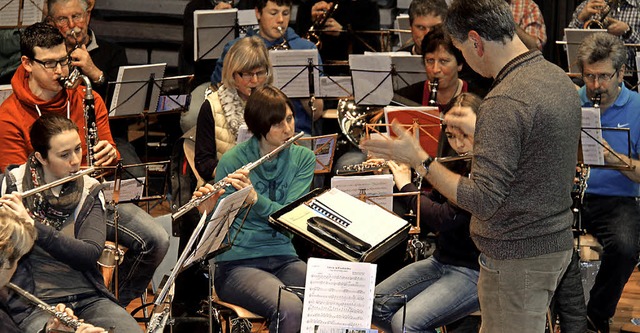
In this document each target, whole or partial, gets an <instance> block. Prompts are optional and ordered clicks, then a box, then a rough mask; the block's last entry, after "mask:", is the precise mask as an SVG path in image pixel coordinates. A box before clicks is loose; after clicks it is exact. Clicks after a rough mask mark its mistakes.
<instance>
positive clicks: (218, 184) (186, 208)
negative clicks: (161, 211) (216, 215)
mask: <svg viewBox="0 0 640 333" xmlns="http://www.w3.org/2000/svg"><path fill="white" fill-rule="evenodd" d="M303 135H304V132H300V133H298V134H296V135H294V136H293V137H292V138H290V139H289V140H287V141H285V142H284V143H283V144H281V145H280V146H278V147H277V148H276V149H274V150H272V151H271V152H270V153H268V154H266V155H264V156H262V157H260V158H259V159H258V160H256V161H255V162H251V163H248V164H246V165H244V166H243V167H242V168H240V169H243V170H247V171H251V170H253V169H255V168H256V167H257V166H259V165H260V164H262V163H264V162H266V161H267V160H269V159H271V158H273V157H274V156H276V155H277V154H278V153H279V152H280V151H282V150H283V149H285V148H287V147H288V146H290V145H291V144H292V143H293V142H295V141H296V140H298V139H299V138H300V137H302V136H303ZM229 185H231V183H229V182H227V181H226V180H224V179H222V180H220V181H218V182H216V183H215V184H213V189H212V190H211V191H210V192H209V193H207V194H205V195H203V196H201V197H199V198H193V199H191V200H190V201H189V202H187V203H186V204H184V205H183V206H182V207H180V208H178V210H176V212H175V213H173V214H172V215H171V219H173V220H175V219H177V218H179V217H180V216H182V215H184V214H186V213H187V212H188V211H190V210H191V209H192V208H195V207H198V206H200V204H201V203H203V202H204V201H206V200H207V199H209V198H211V197H212V196H213V195H214V194H216V193H217V192H218V191H220V190H221V189H223V188H225V187H227V186H229Z"/></svg>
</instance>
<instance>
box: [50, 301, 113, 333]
mask: <svg viewBox="0 0 640 333" xmlns="http://www.w3.org/2000/svg"><path fill="white" fill-rule="evenodd" d="M55 311H56V312H59V313H65V314H66V315H67V316H68V317H70V318H73V319H76V320H77V319H78V317H76V316H75V315H74V314H73V310H71V308H68V307H66V306H65V305H64V304H62V303H60V304H58V305H56V307H55ZM46 332H51V333H53V332H69V327H68V326H65V325H64V324H63V323H62V322H60V319H58V318H56V317H51V319H49V322H47V328H46ZM73 332H75V333H104V332H107V330H105V329H104V328H102V327H96V326H93V325H91V324H88V323H81V324H80V325H79V326H78V327H77V329H76V330H75V331H73Z"/></svg>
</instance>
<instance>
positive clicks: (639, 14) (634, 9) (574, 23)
mask: <svg viewBox="0 0 640 333" xmlns="http://www.w3.org/2000/svg"><path fill="white" fill-rule="evenodd" d="M588 1H589V0H585V1H583V2H582V3H581V4H580V5H578V7H577V8H576V10H575V11H574V12H573V18H572V20H571V22H570V23H569V28H574V29H582V27H583V26H584V22H582V21H580V20H579V19H578V13H580V12H581V11H582V8H584V6H586V5H587V2H588ZM638 1H639V0H620V7H619V9H614V10H613V12H611V13H609V17H612V18H614V19H616V20H620V21H622V22H625V23H626V24H628V25H629V26H630V27H631V30H633V32H632V33H631V36H629V38H627V39H624V40H623V42H624V43H625V44H639V43H640V11H639V9H640V7H639V3H638ZM620 38H622V37H620ZM627 50H628V55H629V59H628V61H627V67H629V68H630V69H635V68H636V59H635V58H636V51H635V48H634V47H631V46H630V47H627ZM628 73H630V71H629V72H628Z"/></svg>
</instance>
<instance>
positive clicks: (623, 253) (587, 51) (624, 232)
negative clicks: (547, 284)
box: [578, 33, 640, 333]
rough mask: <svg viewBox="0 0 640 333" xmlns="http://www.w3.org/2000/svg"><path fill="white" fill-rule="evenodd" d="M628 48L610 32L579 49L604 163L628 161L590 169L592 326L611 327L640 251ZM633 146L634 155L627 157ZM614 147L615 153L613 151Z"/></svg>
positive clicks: (636, 132)
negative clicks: (597, 252)
mask: <svg viewBox="0 0 640 333" xmlns="http://www.w3.org/2000/svg"><path fill="white" fill-rule="evenodd" d="M626 63H627V50H626V48H625V46H624V45H623V43H622V41H621V40H620V39H619V38H617V37H616V36H614V35H611V34H607V33H598V34H593V35H591V36H589V37H587V38H586V39H585V40H584V41H583V42H582V44H581V45H580V47H579V49H578V66H579V68H580V71H581V72H582V77H583V79H584V81H585V85H584V86H583V87H582V88H580V90H579V92H578V93H579V95H580V99H581V101H582V105H583V106H585V107H590V106H593V102H592V101H593V99H594V97H595V96H596V95H600V121H601V124H602V127H603V128H605V127H608V128H616V129H617V128H620V129H628V130H629V131H628V132H627V131H626V130H603V131H602V136H603V139H604V140H605V146H606V147H608V148H610V149H611V150H612V151H613V152H610V151H609V150H608V149H605V150H604V153H605V162H606V163H607V164H617V165H628V166H632V167H634V169H632V168H628V169H627V168H623V169H604V168H591V173H590V176H589V179H588V182H587V190H586V194H585V197H584V204H583V210H582V224H583V226H584V227H585V228H586V230H587V231H588V232H589V233H591V234H592V235H593V236H595V237H596V238H597V239H598V240H599V241H600V243H601V244H602V245H603V253H602V255H601V260H602V264H601V266H600V271H599V272H598V275H597V276H596V280H595V284H594V285H593V288H591V297H590V298H589V304H588V305H587V313H588V316H589V319H590V322H589V325H590V326H591V327H590V328H591V329H598V331H599V332H602V333H608V332H609V319H610V318H611V317H613V315H614V313H615V311H616V306H617V304H618V301H619V300H620V296H621V295H622V289H623V288H624V285H625V284H626V283H627V280H628V279H629V277H630V276H631V273H632V272H633V269H634V267H635V266H636V264H637V263H638V254H640V245H639V239H640V209H639V208H638V197H639V196H640V185H639V184H638V183H639V182H640V162H639V161H638V153H639V151H640V95H639V94H638V93H636V92H635V91H631V90H629V89H627V87H626V86H625V85H624V84H623V76H624V74H625V71H626V65H625V64H626ZM629 151H631V158H629V157H628V156H627V154H628V152H629ZM614 152H615V153H614Z"/></svg>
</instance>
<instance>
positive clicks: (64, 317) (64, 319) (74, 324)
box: [7, 282, 114, 333]
mask: <svg viewBox="0 0 640 333" xmlns="http://www.w3.org/2000/svg"><path fill="white" fill-rule="evenodd" d="M7 287H8V288H9V289H12V290H13V291H15V292H16V293H18V294H19V295H20V296H22V297H23V298H25V299H27V300H28V301H29V302H31V303H32V304H33V305H35V306H37V307H38V308H40V309H42V310H44V311H46V312H48V313H50V314H51V315H52V316H54V317H56V318H58V320H60V322H61V323H62V324H63V325H65V326H67V327H70V328H71V329H73V330H74V331H75V330H77V329H78V327H80V325H82V324H84V323H85V322H83V321H81V320H78V319H73V317H71V316H69V315H68V314H66V313H65V312H60V311H57V310H56V307H55V306H51V305H49V304H47V303H45V302H44V301H42V300H41V299H39V298H37V297H36V296H34V295H33V294H31V293H29V292H28V291H26V290H24V289H22V288H20V287H18V286H16V285H15V284H13V283H11V282H9V283H7ZM108 332H109V333H113V332H114V331H113V329H109V331H108Z"/></svg>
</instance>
